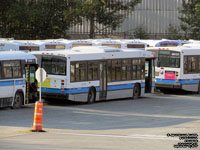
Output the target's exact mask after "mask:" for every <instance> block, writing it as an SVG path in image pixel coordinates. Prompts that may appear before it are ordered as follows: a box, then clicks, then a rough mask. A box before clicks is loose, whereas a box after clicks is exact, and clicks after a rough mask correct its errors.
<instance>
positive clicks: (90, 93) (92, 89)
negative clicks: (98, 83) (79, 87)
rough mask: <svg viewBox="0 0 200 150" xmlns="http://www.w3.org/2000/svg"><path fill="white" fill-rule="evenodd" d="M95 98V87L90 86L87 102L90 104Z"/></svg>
mask: <svg viewBox="0 0 200 150" xmlns="http://www.w3.org/2000/svg"><path fill="white" fill-rule="evenodd" d="M95 99H96V92H95V89H94V88H93V87H92V88H90V90H89V92H88V99H87V103H88V104H92V103H94V102H95Z"/></svg>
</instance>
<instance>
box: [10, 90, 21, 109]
mask: <svg viewBox="0 0 200 150" xmlns="http://www.w3.org/2000/svg"><path fill="white" fill-rule="evenodd" d="M22 105H24V92H23V91H22V90H17V91H16V93H15V97H14V100H13V105H12V107H11V108H12V109H15V108H16V109H18V108H20V107H21V106H22Z"/></svg>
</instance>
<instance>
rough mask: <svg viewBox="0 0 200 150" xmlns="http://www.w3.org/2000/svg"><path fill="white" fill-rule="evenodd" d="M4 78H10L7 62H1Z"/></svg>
mask: <svg viewBox="0 0 200 150" xmlns="http://www.w3.org/2000/svg"><path fill="white" fill-rule="evenodd" d="M3 74H4V78H12V68H11V66H10V63H9V62H3Z"/></svg>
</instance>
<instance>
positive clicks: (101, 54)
mask: <svg viewBox="0 0 200 150" xmlns="http://www.w3.org/2000/svg"><path fill="white" fill-rule="evenodd" d="M32 54H34V55H37V54H38V55H56V56H63V57H72V56H77V58H79V59H80V60H92V59H113V58H133V57H145V56H148V57H153V55H151V54H150V53H149V52H146V51H141V50H139V49H138V50H135V51H130V50H127V49H120V48H114V47H107V46H85V47H74V48H72V49H71V50H62V51H37V52H36V51H35V52H32Z"/></svg>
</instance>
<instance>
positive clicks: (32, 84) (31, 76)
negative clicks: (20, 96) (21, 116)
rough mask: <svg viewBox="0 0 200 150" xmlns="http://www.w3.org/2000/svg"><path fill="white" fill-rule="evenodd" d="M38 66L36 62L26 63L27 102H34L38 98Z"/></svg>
mask: <svg viewBox="0 0 200 150" xmlns="http://www.w3.org/2000/svg"><path fill="white" fill-rule="evenodd" d="M37 68H38V65H36V64H27V65H26V79H27V80H26V101H25V104H30V103H34V102H35V101H37V100H38V92H37V80H36V79H35V72H36V70H37Z"/></svg>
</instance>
